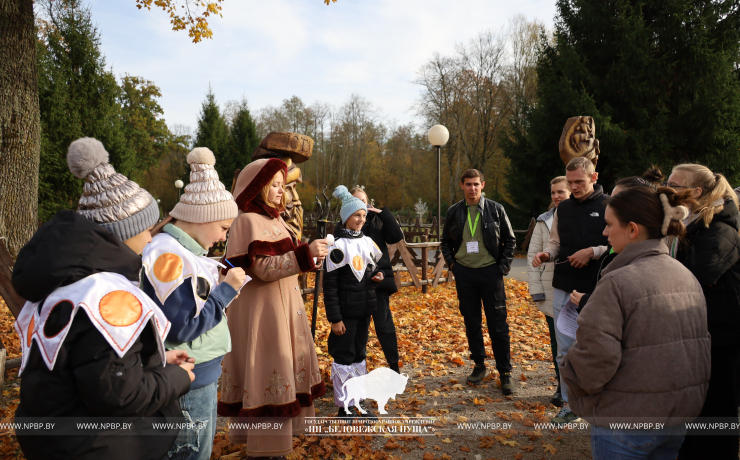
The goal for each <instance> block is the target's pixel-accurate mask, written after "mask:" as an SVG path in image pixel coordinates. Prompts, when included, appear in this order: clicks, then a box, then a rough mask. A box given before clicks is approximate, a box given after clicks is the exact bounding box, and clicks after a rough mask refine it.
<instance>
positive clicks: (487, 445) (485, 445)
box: [478, 436, 496, 449]
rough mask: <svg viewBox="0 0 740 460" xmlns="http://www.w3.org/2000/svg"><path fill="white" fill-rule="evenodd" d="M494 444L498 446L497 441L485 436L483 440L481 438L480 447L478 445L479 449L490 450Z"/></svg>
mask: <svg viewBox="0 0 740 460" xmlns="http://www.w3.org/2000/svg"><path fill="white" fill-rule="evenodd" d="M494 444H496V441H495V440H494V439H493V438H490V437H488V436H483V437H482V438H480V445H478V447H480V448H482V449H488V448H490V447H493V445H494Z"/></svg>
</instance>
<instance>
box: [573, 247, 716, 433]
mask: <svg viewBox="0 0 740 460" xmlns="http://www.w3.org/2000/svg"><path fill="white" fill-rule="evenodd" d="M602 275H603V276H602V278H601V280H600V281H599V283H598V284H597V285H596V290H595V291H594V293H593V294H592V295H591V299H590V300H589V301H588V308H585V309H583V311H582V312H581V314H580V316H579V317H578V332H577V333H576V339H577V340H576V343H575V344H574V345H573V346H572V347H571V348H570V350H568V354H567V355H566V357H565V359H564V361H563V364H562V365H561V366H560V373H561V375H562V376H563V378H564V379H565V382H566V383H567V384H568V396H569V402H570V405H571V409H572V410H573V412H575V413H576V414H578V415H579V416H581V417H583V418H585V419H586V420H588V421H589V422H591V423H593V424H595V425H600V426H607V427H608V426H609V423H611V422H652V423H664V424H666V425H667V426H675V425H678V424H680V423H683V422H687V421H691V420H693V419H694V418H695V417H696V416H698V415H699V412H700V411H701V408H702V405H703V403H704V397H705V396H706V392H707V388H708V384H709V371H710V357H709V349H710V339H709V333H708V332H707V312H706V302H705V300H704V295H703V293H702V289H701V286H700V285H699V282H698V281H697V280H696V278H694V276H693V275H692V274H691V272H690V271H689V270H688V269H686V267H684V266H683V265H682V264H681V263H680V262H678V261H677V260H674V259H672V258H671V257H670V256H668V248H667V247H666V246H665V245H664V244H663V243H662V242H661V241H660V240H647V241H643V242H640V243H635V244H631V245H628V246H627V247H626V248H625V249H624V250H623V251H622V252H621V253H620V254H619V255H618V256H617V257H616V258H615V259H614V260H613V261H612V262H611V264H610V265H609V266H608V267H607V268H606V269H604V271H603V273H602Z"/></svg>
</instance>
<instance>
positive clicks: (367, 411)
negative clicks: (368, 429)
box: [355, 399, 378, 420]
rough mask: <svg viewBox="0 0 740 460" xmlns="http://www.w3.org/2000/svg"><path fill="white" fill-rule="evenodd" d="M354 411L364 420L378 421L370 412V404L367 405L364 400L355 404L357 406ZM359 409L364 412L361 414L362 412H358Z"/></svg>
mask: <svg viewBox="0 0 740 460" xmlns="http://www.w3.org/2000/svg"><path fill="white" fill-rule="evenodd" d="M355 409H356V410H357V413H358V414H359V416H360V417H362V418H366V419H370V420H378V416H377V415H375V414H374V413H373V412H372V411H371V410H370V404H368V403H367V402H366V401H365V400H364V399H363V400H362V401H360V402H359V403H357V405H356V406H355ZM360 409H362V410H364V411H365V413H364V414H363V413H362V412H360Z"/></svg>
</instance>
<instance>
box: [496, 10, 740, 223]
mask: <svg viewBox="0 0 740 460" xmlns="http://www.w3.org/2000/svg"><path fill="white" fill-rule="evenodd" d="M736 5H737V4H736V2H715V1H712V0H697V1H694V2H685V1H682V0H660V1H647V0H606V1H602V0H599V1H597V0H558V3H557V7H558V17H557V19H556V34H555V41H554V42H549V41H548V40H547V39H545V38H544V37H543V39H542V46H541V50H540V55H539V62H538V66H537V75H538V89H537V101H536V103H535V104H534V106H532V107H529V108H528V114H527V116H526V120H527V126H526V133H524V134H522V133H519V132H517V131H516V130H513V131H514V134H513V138H512V139H510V140H509V141H508V142H505V147H504V148H505V152H506V156H507V157H508V158H510V159H511V167H512V174H511V176H510V177H509V190H510V192H511V195H512V196H513V198H514V201H515V202H516V204H517V205H518V206H519V208H520V210H521V211H522V212H523V214H526V215H529V216H531V215H532V214H536V213H538V212H541V211H543V210H544V209H546V208H547V204H548V201H549V194H548V184H549V181H550V179H552V178H553V177H555V176H557V175H562V174H563V173H564V170H565V169H564V165H563V163H562V161H561V160H560V158H559V154H558V141H559V138H560V134H561V132H562V129H563V126H564V124H565V121H566V120H567V119H568V118H569V117H572V116H577V115H590V116H593V117H594V120H595V122H596V127H597V138H598V139H599V141H600V146H601V157H600V159H599V162H598V166H597V170H598V172H599V173H600V176H599V182H600V183H601V184H603V185H604V187H605V189H606V190H607V191H609V190H610V189H611V187H612V186H613V184H614V181H615V180H616V179H618V178H620V177H626V176H631V175H636V174H640V173H642V172H643V171H644V170H645V169H646V168H647V167H648V166H649V165H650V164H657V165H659V166H661V167H662V168H663V169H664V170H665V172H668V173H670V168H671V167H672V166H673V165H675V164H678V163H686V162H697V163H702V164H705V165H706V166H708V167H709V168H710V169H712V170H713V171H716V172H721V173H723V174H725V175H726V176H727V177H728V179H729V180H730V181H731V182H733V183H737V181H738V180H740V79H739V73H738V67H737V61H738V56H739V55H740V27H739V19H740V10H738V9H737V6H736ZM736 185H737V184H736ZM535 190H537V191H539V192H538V193H532V192H533V191H535ZM520 214H522V213H520ZM519 222H520V223H521V222H522V221H521V220H520V221H519Z"/></svg>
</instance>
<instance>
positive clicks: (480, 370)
mask: <svg viewBox="0 0 740 460" xmlns="http://www.w3.org/2000/svg"><path fill="white" fill-rule="evenodd" d="M485 376H486V365H485V364H476V365H475V367H474V368H473V372H472V373H471V374H470V375H469V376H468V383H472V384H474V385H477V384H479V383H480V382H481V381H482V380H483V377H485Z"/></svg>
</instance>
